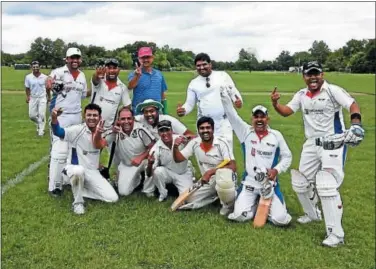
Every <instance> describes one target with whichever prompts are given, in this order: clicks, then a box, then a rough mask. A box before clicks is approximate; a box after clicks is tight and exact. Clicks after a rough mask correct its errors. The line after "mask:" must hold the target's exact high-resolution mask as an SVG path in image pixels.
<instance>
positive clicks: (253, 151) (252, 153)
mask: <svg viewBox="0 0 376 269" xmlns="http://www.w3.org/2000/svg"><path fill="white" fill-rule="evenodd" d="M251 155H252V156H256V149H255V148H252V150H251Z"/></svg>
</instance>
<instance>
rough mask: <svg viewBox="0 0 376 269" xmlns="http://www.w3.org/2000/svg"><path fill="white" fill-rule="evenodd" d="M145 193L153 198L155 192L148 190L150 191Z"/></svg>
mask: <svg viewBox="0 0 376 269" xmlns="http://www.w3.org/2000/svg"><path fill="white" fill-rule="evenodd" d="M145 195H146V197H147V198H153V197H154V192H148V193H145Z"/></svg>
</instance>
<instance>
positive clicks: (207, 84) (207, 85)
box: [206, 77, 210, 88]
mask: <svg viewBox="0 0 376 269" xmlns="http://www.w3.org/2000/svg"><path fill="white" fill-rule="evenodd" d="M206 88H210V78H209V77H206Z"/></svg>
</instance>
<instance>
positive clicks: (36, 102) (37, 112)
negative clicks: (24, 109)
mask: <svg viewBox="0 0 376 269" xmlns="http://www.w3.org/2000/svg"><path fill="white" fill-rule="evenodd" d="M31 69H32V71H33V72H32V73H30V74H28V75H27V76H26V77H25V88H26V89H25V91H26V103H28V104H29V118H30V119H31V120H32V121H33V122H35V124H36V125H37V134H38V135H39V136H43V135H44V127H45V125H46V121H45V119H46V107H47V102H49V101H50V100H47V97H46V80H47V76H46V75H45V74H42V73H41V72H40V67H39V62H38V61H33V62H32V63H31Z"/></svg>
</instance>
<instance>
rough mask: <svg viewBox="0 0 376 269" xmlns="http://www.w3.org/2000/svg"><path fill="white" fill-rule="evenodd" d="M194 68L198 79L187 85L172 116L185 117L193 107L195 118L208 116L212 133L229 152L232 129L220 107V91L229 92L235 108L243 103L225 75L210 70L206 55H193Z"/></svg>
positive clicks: (221, 72)
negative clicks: (185, 95)
mask: <svg viewBox="0 0 376 269" xmlns="http://www.w3.org/2000/svg"><path fill="white" fill-rule="evenodd" d="M195 65H196V70H197V73H198V74H199V76H198V77H196V78H194V79H193V80H192V81H191V82H190V83H189V85H188V90H187V99H186V101H185V103H184V105H180V104H179V105H178V107H177V109H176V113H177V114H178V116H179V117H183V116H185V115H188V114H189V113H191V111H192V110H193V108H194V106H195V104H197V118H200V117H202V116H206V117H211V118H212V119H213V120H214V122H215V130H214V134H215V135H216V136H222V137H223V138H224V139H226V141H227V143H228V144H229V146H230V148H231V151H232V148H233V145H232V144H233V142H232V140H233V135H232V128H231V124H230V122H229V121H228V119H227V116H226V114H225V113H224V110H223V107H222V103H221V95H220V92H221V88H223V87H227V88H228V89H229V90H230V91H231V98H232V100H233V102H234V104H235V106H236V107H237V108H241V106H242V104H243V101H242V97H241V95H240V93H239V91H238V90H237V89H236V87H235V84H234V82H233V81H232V79H231V77H230V76H229V75H228V74H227V73H226V72H224V71H214V70H212V64H211V59H210V57H209V55H208V54H206V53H199V54H197V56H196V58H195Z"/></svg>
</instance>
